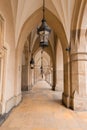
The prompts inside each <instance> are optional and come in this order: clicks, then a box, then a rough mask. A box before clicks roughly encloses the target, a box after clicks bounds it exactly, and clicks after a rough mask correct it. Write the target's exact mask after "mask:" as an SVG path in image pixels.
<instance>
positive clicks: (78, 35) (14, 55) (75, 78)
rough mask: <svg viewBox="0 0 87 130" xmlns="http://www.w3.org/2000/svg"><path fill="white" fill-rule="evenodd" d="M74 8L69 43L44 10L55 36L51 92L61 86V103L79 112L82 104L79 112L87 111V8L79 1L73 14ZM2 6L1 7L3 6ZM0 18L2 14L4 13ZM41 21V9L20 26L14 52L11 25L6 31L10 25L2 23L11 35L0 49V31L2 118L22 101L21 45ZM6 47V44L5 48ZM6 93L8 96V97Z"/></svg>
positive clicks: (56, 19) (54, 17) (22, 47)
mask: <svg viewBox="0 0 87 130" xmlns="http://www.w3.org/2000/svg"><path fill="white" fill-rule="evenodd" d="M77 4H78V2H77V3H76V5H75V10H74V11H75V12H74V17H73V19H74V20H72V25H71V26H72V27H71V30H70V39H67V36H66V31H65V30H64V27H63V24H62V23H61V22H60V20H59V19H58V18H57V17H56V16H55V15H54V14H53V13H52V12H51V11H49V10H48V9H46V20H47V23H48V24H49V26H50V27H51V28H52V30H53V32H54V40H52V37H51V38H50V41H49V42H50V46H51V50H52V53H53V54H52V55H51V56H52V57H51V58H52V62H53V82H52V89H55V86H58V89H60V88H59V87H60V86H61V88H62V89H63V103H64V104H65V105H66V106H67V107H71V108H72V109H79V107H78V106H79V104H81V103H83V107H82V108H81V109H87V107H86V105H85V104H86V102H87V101H86V100H87V98H86V95H87V87H86V75H87V73H86V72H85V71H86V60H87V59H86V55H87V50H86V33H87V30H86V26H87V22H86V21H87V20H86V12H87V4H86V0H83V1H82V2H81V0H79V4H78V10H76V7H77ZM1 5H3V3H2V4H1ZM1 14H3V10H2V13H1ZM5 15H6V14H5ZM5 15H4V16H5ZM7 15H8V14H7ZM6 18H7V19H9V17H7V16H6ZM3 19H4V18H3ZM41 19H42V11H41V8H39V9H38V10H37V11H35V13H34V14H32V15H31V16H30V17H28V19H27V20H26V22H25V23H24V24H23V27H22V29H21V31H20V36H19V39H18V42H17V46H16V48H15V40H14V39H15V38H14V34H13V33H14V31H13V30H14V29H13V30H11V27H10V25H9V26H8V27H7V25H8V24H9V23H10V22H8V21H5V19H4V21H5V22H7V23H6V34H7V33H8V32H10V33H9V34H8V35H7V36H6V37H7V38H6V37H5V38H6V39H7V41H8V43H5V44H4V42H5V41H4V39H5V38H4V36H3V45H1V43H2V41H1V34H2V31H1V30H0V90H1V91H0V113H1V114H2V113H5V112H8V111H9V110H10V109H11V108H12V107H13V106H15V105H17V104H18V103H19V102H20V101H21V97H22V95H21V77H22V76H21V72H22V54H23V49H24V44H25V42H26V39H27V38H28V36H29V34H30V33H31V32H32V30H33V29H34V28H37V25H38V23H40V22H41ZM0 21H1V20H0ZM11 25H12V27H13V22H12V23H11ZM67 26H68V25H67ZM0 27H1V24H0ZM4 27H5V26H4ZM8 28H10V29H8ZM3 30H4V28H3ZM11 32H12V34H11ZM3 35H4V34H3ZM11 36H12V38H11ZM8 39H9V40H8ZM37 41H38V40H37ZM34 43H35V42H34ZM6 44H8V46H7V45H6ZM29 44H30V42H29ZM35 45H36V44H35ZM54 45H55V46H54ZM5 46H6V47H5ZM68 47H70V49H71V50H70V51H66V48H68ZM8 48H9V49H8ZM14 48H15V49H14ZM33 48H34V46H33ZM55 52H56V53H55ZM35 56H36V55H35ZM9 61H10V62H9ZM38 63H39V61H38ZM3 64H4V67H3ZM84 66H85V67H84ZM57 67H58V68H57ZM2 68H3V69H2ZM60 73H61V76H60V77H59V76H58V74H60ZM2 75H4V76H2ZM9 75H10V76H9ZM58 78H60V79H58ZM9 79H10V80H11V83H10V85H9ZM2 81H3V83H2ZM60 81H61V82H60ZM82 86H84V87H82ZM9 92H10V93H11V94H9ZM2 95H3V96H2ZM81 96H83V97H84V98H85V101H84V98H81ZM1 97H2V98H1ZM80 99H81V100H80ZM78 101H80V102H78Z"/></svg>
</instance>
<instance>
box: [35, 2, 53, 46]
mask: <svg viewBox="0 0 87 130" xmlns="http://www.w3.org/2000/svg"><path fill="white" fill-rule="evenodd" d="M50 32H51V29H50V27H49V26H48V25H47V23H46V20H45V0H43V19H42V24H41V26H40V27H39V28H38V29H37V33H38V35H39V37H40V46H41V47H42V48H44V47H47V46H48V38H49V34H50Z"/></svg>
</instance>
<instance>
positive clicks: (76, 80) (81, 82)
mask: <svg viewBox="0 0 87 130" xmlns="http://www.w3.org/2000/svg"><path fill="white" fill-rule="evenodd" d="M71 108H72V109H74V110H87V53H74V54H72V55H71Z"/></svg>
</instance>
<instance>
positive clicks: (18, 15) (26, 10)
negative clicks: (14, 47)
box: [11, 0, 86, 42]
mask: <svg viewBox="0 0 87 130" xmlns="http://www.w3.org/2000/svg"><path fill="white" fill-rule="evenodd" d="M45 1H46V4H45V7H46V9H48V10H49V11H50V12H52V13H53V15H55V16H56V17H57V18H58V19H59V21H60V22H61V24H62V26H63V28H64V31H65V34H66V37H67V40H68V41H69V39H70V30H71V26H72V24H74V25H73V27H75V23H76V22H77V19H78V16H79V12H80V11H81V9H82V5H83V3H85V2H86V0H45ZM42 5H43V1H42V0H37V1H36V0H11V6H12V13H13V20H14V28H15V39H16V42H17V41H18V37H19V35H20V32H21V29H22V27H23V25H24V23H25V22H26V21H27V19H28V18H29V17H30V16H31V15H32V14H33V13H34V12H35V11H37V10H38V9H40V8H41V7H42ZM75 18H76V19H75ZM54 24H55V23H54Z"/></svg>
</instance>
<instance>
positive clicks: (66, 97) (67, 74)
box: [62, 62, 70, 107]
mask: <svg viewBox="0 0 87 130" xmlns="http://www.w3.org/2000/svg"><path fill="white" fill-rule="evenodd" d="M62 99H63V103H64V105H65V106H66V107H70V62H66V63H64V91H63V95H62Z"/></svg>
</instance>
